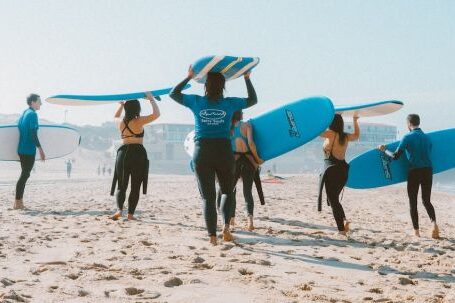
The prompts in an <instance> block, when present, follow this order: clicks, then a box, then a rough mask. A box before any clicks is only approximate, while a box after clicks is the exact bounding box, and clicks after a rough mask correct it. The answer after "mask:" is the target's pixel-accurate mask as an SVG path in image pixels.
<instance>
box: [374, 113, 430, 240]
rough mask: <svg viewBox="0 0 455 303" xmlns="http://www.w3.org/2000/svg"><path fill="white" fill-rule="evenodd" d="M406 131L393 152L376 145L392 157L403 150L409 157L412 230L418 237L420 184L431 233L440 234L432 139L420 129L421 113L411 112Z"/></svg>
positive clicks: (396, 156)
mask: <svg viewBox="0 0 455 303" xmlns="http://www.w3.org/2000/svg"><path fill="white" fill-rule="evenodd" d="M407 125H408V129H409V133H408V134H406V135H405V136H404V137H403V139H401V141H400V144H399V145H398V147H397V149H396V150H395V152H391V151H389V150H387V149H386V147H385V145H379V146H378V149H379V150H381V151H383V152H385V153H386V154H387V155H388V156H390V157H391V158H392V159H393V160H396V159H398V158H399V157H400V156H401V155H402V154H403V152H406V157H407V158H408V160H409V172H408V186H407V187H408V197H409V206H410V209H411V219H412V225H413V226H414V234H415V235H416V236H417V237H420V231H419V216H418V213H417V195H418V193H419V187H421V188H422V202H423V205H424V206H425V209H426V210H427V214H428V216H429V217H430V219H431V222H432V223H433V231H432V234H431V236H432V237H433V238H434V239H438V238H439V228H438V225H437V224H436V214H435V211H434V207H433V205H432V204H431V188H432V186H433V169H432V164H431V159H430V152H431V141H430V139H429V138H428V136H427V135H426V134H425V133H424V132H423V131H422V130H421V129H420V117H419V115H416V114H410V115H408V117H407Z"/></svg>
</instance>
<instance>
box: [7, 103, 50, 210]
mask: <svg viewBox="0 0 455 303" xmlns="http://www.w3.org/2000/svg"><path fill="white" fill-rule="evenodd" d="M27 105H28V106H29V107H28V109H26V110H25V111H24V112H23V113H22V115H21V116H20V118H19V122H18V124H17V126H18V128H19V145H18V147H17V153H18V155H19V159H20V162H21V169H22V172H21V175H20V177H19V180H18V181H17V184H16V199H15V201H14V206H13V208H14V209H23V208H24V201H23V196H24V189H25V184H26V183H27V180H28V178H29V177H30V172H31V171H32V169H33V166H34V164H35V156H36V149H38V151H39V155H40V159H41V160H42V161H44V160H45V159H46V155H45V154H44V151H43V149H42V148H41V144H40V142H39V139H38V128H39V126H38V114H37V113H36V111H38V110H40V108H41V98H40V96H39V95H36V94H31V95H29V96H28V97H27Z"/></svg>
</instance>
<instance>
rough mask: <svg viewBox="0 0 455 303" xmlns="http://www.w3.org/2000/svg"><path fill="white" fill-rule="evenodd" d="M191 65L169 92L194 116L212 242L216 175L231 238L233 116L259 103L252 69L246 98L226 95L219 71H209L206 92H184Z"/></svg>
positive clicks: (198, 172) (201, 186)
mask: <svg viewBox="0 0 455 303" xmlns="http://www.w3.org/2000/svg"><path fill="white" fill-rule="evenodd" d="M193 76H194V73H193V70H192V68H191V67H190V68H189V71H188V76H187V77H186V78H185V79H184V80H183V81H182V82H181V83H179V84H178V85H177V86H176V87H175V88H174V89H173V90H172V92H171V93H170V97H171V98H172V99H174V100H175V101H176V102H177V103H179V104H181V105H183V106H186V107H188V108H189V109H190V110H191V111H192V112H193V115H194V119H195V136H194V141H195V149H194V154H193V164H194V169H195V174H196V178H197V182H198V187H199V192H200V194H201V197H202V201H203V208H204V218H205V223H206V226H207V231H208V235H209V239H210V243H211V244H212V245H216V244H217V238H216V225H217V224H216V223H217V212H216V189H215V176H216V177H217V178H218V182H219V185H220V188H221V193H222V198H221V210H222V213H223V221H224V222H223V223H224V226H223V239H224V240H225V241H232V240H233V238H232V234H231V232H230V228H229V223H230V219H231V214H232V211H231V204H232V199H231V197H228V195H229V196H231V195H232V192H233V189H234V155H233V153H232V148H231V143H230V129H231V120H232V115H233V114H234V112H235V111H238V110H241V109H244V108H247V107H250V106H253V105H255V104H256V103H257V97H256V92H255V91H254V87H253V84H252V83H251V80H250V72H247V73H246V74H244V78H245V83H246V87H247V91H248V97H247V98H233V97H224V94H223V91H224V87H225V81H226V80H225V78H224V76H223V75H222V74H220V73H212V72H209V73H208V74H207V81H206V83H205V95H204V96H198V95H185V94H182V90H183V88H184V87H185V85H186V84H187V83H188V82H189V81H190V80H191V79H192V78H193Z"/></svg>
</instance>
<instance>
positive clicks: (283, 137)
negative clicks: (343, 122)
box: [184, 97, 334, 161]
mask: <svg viewBox="0 0 455 303" xmlns="http://www.w3.org/2000/svg"><path fill="white" fill-rule="evenodd" d="M333 115H334V109H333V104H332V102H331V101H330V99H328V98H326V97H311V98H306V99H301V100H297V101H295V102H292V103H289V104H286V105H283V106H281V107H278V108H276V109H273V110H271V111H269V112H267V113H264V114H262V115H259V116H257V117H255V118H253V119H250V120H249V122H250V123H251V125H252V126H253V137H254V142H255V144H256V148H257V151H258V154H259V157H261V159H262V160H264V161H267V160H270V159H273V158H275V157H278V156H281V155H283V154H285V153H287V152H289V151H291V150H293V149H295V148H297V147H300V146H302V145H304V144H305V143H307V142H309V141H311V140H313V139H314V138H316V137H317V136H318V135H319V134H321V133H322V132H323V131H324V130H326V129H327V127H328V126H329V125H330V123H331V122H332V120H333ZM184 148H185V151H186V152H187V154H188V155H189V156H190V157H192V156H193V152H194V131H192V132H190V133H189V134H188V135H187V136H186V138H185V141H184Z"/></svg>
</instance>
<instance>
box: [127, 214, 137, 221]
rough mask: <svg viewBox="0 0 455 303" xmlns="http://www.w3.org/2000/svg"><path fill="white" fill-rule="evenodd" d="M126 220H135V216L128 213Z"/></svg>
mask: <svg viewBox="0 0 455 303" xmlns="http://www.w3.org/2000/svg"><path fill="white" fill-rule="evenodd" d="M128 220H136V218H135V217H134V215H132V214H128Z"/></svg>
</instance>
